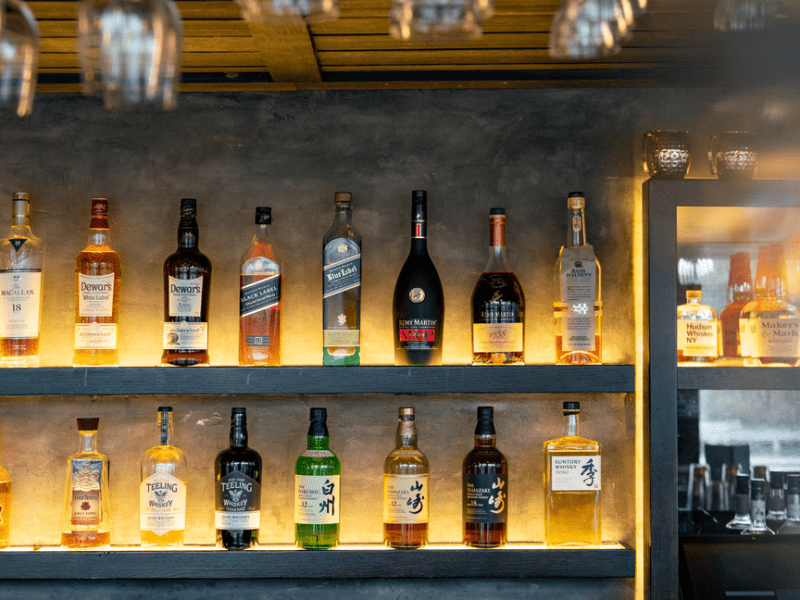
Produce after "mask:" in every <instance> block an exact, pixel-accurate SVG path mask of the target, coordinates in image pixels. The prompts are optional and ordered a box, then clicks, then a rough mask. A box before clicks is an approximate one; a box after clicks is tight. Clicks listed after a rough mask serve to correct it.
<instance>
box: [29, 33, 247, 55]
mask: <svg viewBox="0 0 800 600" xmlns="http://www.w3.org/2000/svg"><path fill="white" fill-rule="evenodd" d="M40 47H41V52H44V53H51V52H67V53H70V52H71V53H75V52H77V50H76V47H75V39H74V38H42V40H41V46H40ZM183 51H184V52H258V48H257V47H256V45H255V41H254V40H253V38H251V37H190V38H184V39H183Z"/></svg>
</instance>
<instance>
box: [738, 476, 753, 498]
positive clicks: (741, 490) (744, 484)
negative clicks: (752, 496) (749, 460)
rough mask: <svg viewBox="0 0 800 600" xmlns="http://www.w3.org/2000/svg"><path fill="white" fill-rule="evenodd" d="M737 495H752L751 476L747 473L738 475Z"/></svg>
mask: <svg viewBox="0 0 800 600" xmlns="http://www.w3.org/2000/svg"><path fill="white" fill-rule="evenodd" d="M735 489H736V493H737V494H748V493H750V475H748V474H747V473H739V474H738V475H736V488H735Z"/></svg>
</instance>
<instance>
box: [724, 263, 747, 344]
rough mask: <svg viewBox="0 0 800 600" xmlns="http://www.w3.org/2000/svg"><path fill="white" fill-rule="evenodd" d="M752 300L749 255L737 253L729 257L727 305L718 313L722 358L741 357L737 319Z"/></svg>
mask: <svg viewBox="0 0 800 600" xmlns="http://www.w3.org/2000/svg"><path fill="white" fill-rule="evenodd" d="M752 300H753V283H752V277H751V276H750V255H749V254H748V253H747V252H737V253H736V254H734V255H733V256H731V268H730V273H729V275H728V305H727V306H726V307H725V308H723V309H722V311H721V312H720V313H719V324H720V327H721V329H722V356H723V357H725V358H741V357H742V341H741V337H740V335H739V317H740V315H741V314H742V309H743V308H744V307H745V305H746V304H747V303H748V302H751V301H752Z"/></svg>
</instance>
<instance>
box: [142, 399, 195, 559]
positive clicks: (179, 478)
mask: <svg viewBox="0 0 800 600" xmlns="http://www.w3.org/2000/svg"><path fill="white" fill-rule="evenodd" d="M158 429H159V440H158V445H156V446H153V447H152V448H150V449H149V450H147V451H146V452H145V453H144V455H143V456H142V460H141V483H140V485H139V514H140V523H139V526H140V530H141V534H142V546H157V547H178V546H182V545H183V532H184V530H185V529H186V478H187V473H188V467H187V464H186V456H185V455H184V454H183V451H182V450H181V449H179V448H176V447H175V446H174V445H173V443H172V437H173V426H172V407H170V406H162V407H160V408H159V409H158Z"/></svg>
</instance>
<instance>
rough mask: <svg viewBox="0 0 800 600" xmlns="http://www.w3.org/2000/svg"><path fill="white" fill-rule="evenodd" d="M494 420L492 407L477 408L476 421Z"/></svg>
mask: <svg viewBox="0 0 800 600" xmlns="http://www.w3.org/2000/svg"><path fill="white" fill-rule="evenodd" d="M492 419H494V407H493V406H479V407H478V420H480V421H491V420H492Z"/></svg>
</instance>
